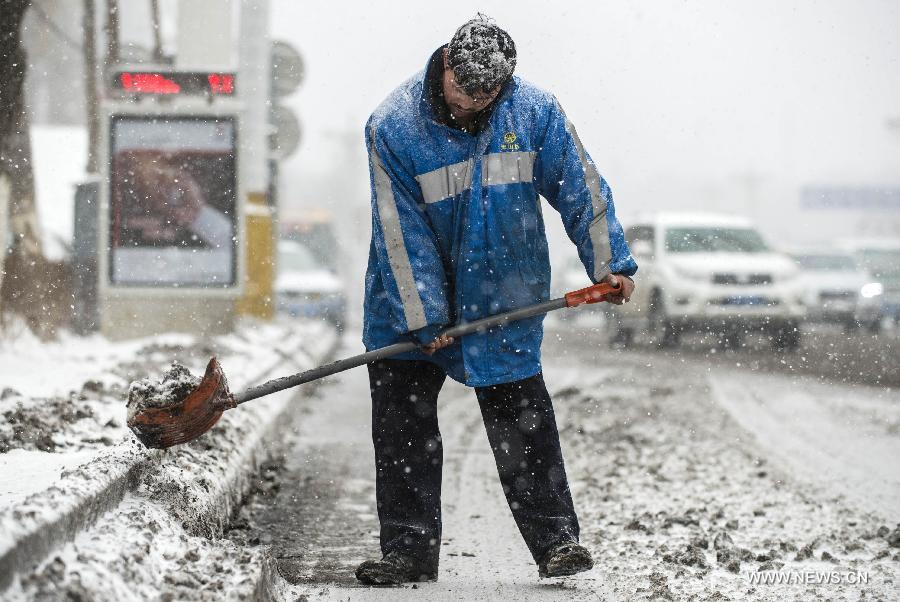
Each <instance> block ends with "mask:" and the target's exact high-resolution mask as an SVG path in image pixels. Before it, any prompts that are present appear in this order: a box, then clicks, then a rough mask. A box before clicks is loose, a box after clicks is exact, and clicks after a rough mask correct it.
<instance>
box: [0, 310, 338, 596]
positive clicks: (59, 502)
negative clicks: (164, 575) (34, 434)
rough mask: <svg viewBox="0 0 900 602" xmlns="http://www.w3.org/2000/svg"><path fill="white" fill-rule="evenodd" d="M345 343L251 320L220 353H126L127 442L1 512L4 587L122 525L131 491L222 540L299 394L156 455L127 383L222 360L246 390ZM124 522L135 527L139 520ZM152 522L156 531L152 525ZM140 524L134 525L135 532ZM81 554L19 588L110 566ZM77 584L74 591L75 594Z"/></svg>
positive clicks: (168, 349) (301, 326)
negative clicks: (146, 443) (136, 426)
mask: <svg viewBox="0 0 900 602" xmlns="http://www.w3.org/2000/svg"><path fill="white" fill-rule="evenodd" d="M336 338H337V337H336V333H334V331H333V330H332V329H330V327H327V326H325V325H323V324H321V323H313V322H296V321H285V322H278V323H266V324H260V323H255V322H248V323H246V324H244V325H242V326H241V328H239V330H238V331H236V332H235V333H234V334H231V335H227V336H224V337H219V338H217V339H216V340H215V341H214V342H213V343H212V348H211V347H210V346H209V345H201V344H199V343H197V342H195V341H193V340H192V339H190V340H183V341H181V343H180V344H177V345H172V344H171V341H165V340H161V341H148V342H146V343H145V345H144V346H143V347H141V348H140V349H139V350H138V352H137V353H135V354H133V355H132V356H130V357H129V356H125V357H126V358H127V359H126V360H125V361H123V362H122V363H120V364H118V365H117V366H115V367H114V369H111V370H109V372H110V373H115V374H117V375H118V376H119V378H120V380H119V382H120V383H122V384H121V388H120V389H119V390H120V391H121V392H122V396H121V397H118V398H117V399H116V403H117V408H118V409H117V412H118V414H119V418H120V420H121V423H122V425H121V426H120V430H121V433H122V437H120V440H121V443H119V444H117V445H115V446H113V447H111V448H106V449H105V450H101V451H100V452H99V453H97V454H96V455H95V456H94V457H93V458H92V459H91V461H89V462H86V463H84V464H83V465H81V466H78V467H77V468H75V469H74V470H70V471H66V472H64V473H63V474H62V475H61V476H60V479H59V480H58V481H56V482H55V483H54V484H53V485H52V486H51V487H50V488H48V489H46V490H44V491H41V492H39V493H35V494H33V495H30V496H28V497H26V498H25V499H24V500H21V501H19V502H18V503H16V504H15V505H13V506H11V507H6V508H3V509H0V588H3V587H6V586H7V585H9V582H10V580H11V579H12V577H13V575H14V574H16V573H27V572H28V571H30V570H31V569H32V567H33V566H34V565H35V563H37V562H39V561H40V560H41V559H43V558H44V557H45V556H46V555H47V554H48V553H49V552H50V551H51V550H52V549H53V548H55V547H57V546H59V545H60V544H62V543H64V542H65V541H70V540H72V539H73V538H74V537H75V536H76V535H77V534H79V533H81V532H82V531H85V530H86V529H88V528H89V527H90V526H91V525H92V524H94V523H95V522H96V521H97V520H98V518H100V517H101V516H102V517H103V520H102V521H101V522H102V523H104V524H105V523H106V522H108V521H113V522H115V521H117V520H119V519H117V518H115V516H117V515H118V513H119V510H118V509H116V510H113V509H115V508H116V507H117V506H118V505H119V503H120V502H121V501H122V499H123V497H124V496H125V495H126V493H127V492H129V491H133V492H134V491H139V492H140V493H134V494H129V495H136V496H139V497H140V498H141V499H143V500H144V502H145V503H147V504H154V505H156V506H158V507H159V508H160V512H163V513H165V514H166V515H168V516H170V517H171V518H172V519H173V520H175V521H176V522H177V525H179V527H180V528H181V529H183V530H184V534H185V536H188V534H190V535H192V536H193V535H196V536H216V535H218V534H220V533H221V531H222V529H223V528H224V525H225V524H226V523H227V520H228V518H229V516H230V515H231V513H232V512H233V509H234V508H235V507H236V506H237V504H238V503H239V502H240V499H241V497H242V496H243V494H244V492H245V491H246V490H247V489H248V487H249V481H250V479H251V476H252V475H253V474H255V473H256V472H257V468H258V466H259V463H260V462H261V461H262V460H264V459H265V456H266V450H265V438H266V436H267V435H268V434H269V433H270V430H271V429H273V428H274V427H275V426H277V423H278V417H279V415H280V414H281V413H282V412H283V411H284V409H285V407H286V404H287V402H288V400H289V399H290V397H291V392H289V391H288V392H283V394H279V395H274V396H270V397H268V398H265V399H262V400H259V401H257V402H254V403H253V404H247V406H242V408H241V409H239V410H234V411H230V412H227V413H226V414H225V415H224V416H223V418H222V419H221V420H220V421H219V423H218V424H217V425H216V427H215V428H214V429H213V430H212V431H211V432H210V433H208V434H207V435H205V436H204V437H201V438H200V439H198V440H197V441H194V442H192V443H190V444H188V445H184V446H179V447H176V448H173V449H170V450H147V449H146V448H144V447H143V446H142V445H141V444H140V443H138V442H137V440H136V439H134V437H133V435H131V433H130V432H128V431H127V430H126V429H125V428H124V414H125V404H124V390H125V387H124V382H128V381H130V380H134V379H135V378H136V376H138V375H146V374H148V373H153V372H154V371H156V372H157V373H158V372H159V369H160V367H161V366H164V365H166V364H167V363H169V362H171V361H172V357H173V356H176V357H177V358H178V359H180V360H182V361H183V362H184V363H186V365H188V366H193V367H194V368H195V369H196V368H197V366H201V367H202V365H203V363H204V362H205V361H206V360H207V359H208V357H209V356H210V355H213V354H216V355H218V356H219V357H220V359H221V362H222V364H223V367H224V369H225V371H226V372H227V373H228V374H229V378H230V379H231V381H232V382H233V383H234V386H235V388H236V390H240V389H241V388H244V387H246V386H248V385H250V384H254V383H257V382H259V381H263V380H265V379H267V378H270V377H271V376H274V374H273V373H274V371H276V370H277V371H278V372H279V373H280V372H281V371H284V372H291V371H294V370H297V369H304V368H309V367H312V365H313V364H314V363H316V362H317V361H319V360H321V359H322V358H323V356H325V355H327V354H328V353H329V352H330V351H331V348H332V346H333V345H334V343H335V341H336ZM223 351H225V352H224V353H223ZM148 358H152V361H148ZM151 365H153V366H156V368H155V370H154V368H152V367H151ZM123 377H126V378H123ZM73 447H74V446H73ZM138 488H140V489H139V490H138ZM110 510H112V512H109V511H110ZM123 512H125V510H123ZM104 513H106V514H105V515H104ZM120 524H123V525H132V524H133V521H124V522H121V523H120ZM142 524H143V523H142ZM144 526H146V527H147V528H148V529H151V530H152V528H151V526H150V525H144ZM98 528H99V527H98ZM141 528H143V527H141V525H137V524H134V529H137V531H135V532H140V529H141ZM107 532H110V533H114V537H115V538H118V539H117V540H115V539H114V540H110V541H109V542H108V545H110V546H113V548H111V549H114V548H115V546H116V545H121V542H122V541H125V540H129V539H130V538H131V537H132V536H133V535H134V533H133V532H131V531H128V530H127V529H126V530H124V531H123V530H121V529H120V530H118V531H116V530H115V529H113V531H109V529H106V530H105V531H103V530H101V531H100V532H98V534H97V536H98V537H99V538H100V540H102V537H100V535H99V533H107ZM91 537H93V530H92V535H91ZM92 541H93V540H92ZM154 541H155V540H154ZM68 545H69V546H71V545H72V544H68ZM148 545H149V544H148ZM79 558H83V560H84V562H83V564H84V566H82V565H79V564H77V563H76V564H74V565H73V564H72V563H64V564H63V565H60V564H59V563H57V564H53V561H52V560H51V561H50V562H49V563H44V565H43V566H41V567H40V568H39V569H38V570H37V571H36V572H35V573H34V577H35V579H36V580H37V581H34V580H28V579H26V581H27V583H25V586H26V587H32V588H33V591H31V593H29V594H27V595H26V594H25V592H24V591H22V590H21V589H18V594H20V595H22V596H24V597H31V595H32V594H36V592H37V591H38V590H39V589H40V588H42V587H45V586H47V584H48V583H51V582H52V583H56V584H57V585H59V587H60V588H63V590H65V591H71V592H72V593H76V592H77V591H78V589H77V587H76V584H75V581H74V580H76V577H77V575H78V574H80V573H82V572H84V571H90V570H100V569H99V568H97V566H99V565H98V563H99V564H104V562H103V561H102V559H101V555H95V556H90V555H88V556H81V555H80V556H79ZM95 565H97V566H95ZM90 566H93V567H94V568H93V569H91V568H89V567H90ZM104 570H107V569H104ZM109 570H111V569H109ZM157 577H158V575H156V574H154V573H153V572H152V571H151V572H150V573H148V578H151V579H156V578H157ZM28 583H31V584H32V585H30V586H29V585H27V584H28ZM36 584H40V585H36ZM21 586H22V584H20V585H19V586H17V588H21ZM69 586H71V587H72V588H74V589H71V590H70V589H66V588H69ZM14 589H16V588H14ZM61 591H62V590H61ZM12 593H13V594H15V592H12ZM97 594H98V595H96V596H95V597H96V598H101V599H102V598H105V597H106V594H105V592H102V591H99V592H97ZM101 594H102V595H101Z"/></svg>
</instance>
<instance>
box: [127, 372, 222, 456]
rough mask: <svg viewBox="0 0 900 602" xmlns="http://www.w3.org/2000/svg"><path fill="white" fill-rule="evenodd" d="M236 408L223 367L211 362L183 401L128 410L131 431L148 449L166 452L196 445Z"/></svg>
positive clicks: (138, 404) (137, 405) (138, 406)
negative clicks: (187, 444)
mask: <svg viewBox="0 0 900 602" xmlns="http://www.w3.org/2000/svg"><path fill="white" fill-rule="evenodd" d="M131 405H132V402H131V401H129V406H131ZM236 405H237V404H236V403H235V401H234V397H233V396H232V395H231V391H229V390H228V381H227V380H226V378H225V373H224V372H223V371H222V366H221V365H220V364H219V361H218V360H217V359H216V358H212V359H210V360H209V364H207V366H206V373H205V374H204V375H203V378H202V379H201V380H200V383H199V384H198V385H197V387H196V388H195V389H194V390H193V391H191V392H190V393H188V394H187V395H186V396H185V397H183V398H182V399H176V400H173V401H172V402H171V403H166V404H165V405H162V406H156V405H146V404H144V405H141V404H140V403H137V404H135V407H129V414H128V428H130V429H131V431H132V432H133V433H134V434H135V436H137V438H138V440H139V441H140V442H141V443H143V444H144V445H146V446H147V447H150V448H156V449H165V448H167V447H172V446H173V445H179V444H181V443H187V442H188V441H193V440H194V439H196V438H197V437H199V436H200V435H202V434H203V433H205V432H206V431H208V430H209V429H211V428H212V427H213V425H215V424H216V422H217V421H218V420H219V417H220V416H221V415H222V412H224V411H225V410H227V409H230V408H233V407H235V406H236Z"/></svg>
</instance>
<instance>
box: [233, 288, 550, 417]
mask: <svg viewBox="0 0 900 602" xmlns="http://www.w3.org/2000/svg"><path fill="white" fill-rule="evenodd" d="M563 307H566V298H565V297H560V298H559V299H552V300H550V301H545V302H543V303H538V304H536V305H529V306H528V307H523V308H522V309H515V310H513V311H508V312H506V313H502V314H497V315H496V316H489V317H487V318H482V319H481V320H475V321H474V322H466V323H463V324H457V325H456V326H452V327H450V328H448V329H447V330H445V331H443V332H442V333H441V334H440V336H444V335H446V336H449V337H454V338H455V337H461V336H463V335H466V334H472V333H473V332H480V331H484V330H487V329H488V328H493V327H494V326H502V325H503V324H507V323H509V322H515V321H516V320H523V319H525V318H531V317H533V316H539V315H541V314H545V313H547V312H551V311H553V310H555V309H562V308H563ZM419 348H420V346H419V345H417V344H416V343H412V342H407V343H395V344H393V345H388V346H387V347H382V348H381V349H374V350H372V351H368V352H366V353H361V354H359V355H354V356H353V357H348V358H345V359H342V360H337V361H336V362H331V363H330V364H325V365H324V366H319V367H318V368H313V369H312V370H307V371H306V372H300V373H298V374H292V375H291V376H284V377H281V378H276V379H273V380H270V381H268V382H265V383H263V384H261V385H257V386H256V387H250V388H249V389H247V390H246V391H244V392H243V393H239V394H238V395H235V397H234V400H235V402H237V403H238V404H241V403H244V402H245V401H250V400H252V399H257V398H259V397H262V396H264V395H269V394H270V393H275V392H277V391H283V390H284V389H290V388H291V387H296V386H297V385H302V384H303V383H308V382H310V381H314V380H318V379H320V378H324V377H326V376H331V375H332V374H337V373H338V372H343V371H344V370H349V369H350V368H356V367H357V366H362V365H363V364H369V363H372V362H377V361H378V360H383V359H385V358H388V357H392V356H395V355H399V354H401V353H407V352H409V351H415V350H416V349H419Z"/></svg>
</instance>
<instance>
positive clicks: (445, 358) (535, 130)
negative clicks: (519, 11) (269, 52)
mask: <svg viewBox="0 0 900 602" xmlns="http://www.w3.org/2000/svg"><path fill="white" fill-rule="evenodd" d="M425 87H426V86H425V72H422V73H420V74H418V75H417V76H415V77H413V78H412V79H410V80H409V81H407V82H406V83H404V84H403V85H401V86H400V87H399V88H398V89H397V90H395V91H394V92H393V93H391V95H390V96H388V98H387V99H386V100H385V101H384V102H383V103H382V104H381V105H380V106H379V107H378V108H377V109H376V110H375V112H374V113H373V114H372V116H371V117H370V119H369V122H368V123H367V125H366V145H367V148H368V151H369V168H370V180H371V186H372V243H371V246H370V251H369V265H368V270H367V272H366V299H365V308H364V311H365V317H364V325H363V342H364V343H365V345H366V347H367V349H374V348H377V347H382V346H385V345H389V344H392V343H395V342H397V341H400V340H410V339H412V340H416V341H417V342H419V343H427V342H430V341H431V340H432V339H433V338H434V336H435V335H436V333H437V332H439V330H440V329H441V328H442V327H446V326H449V325H451V324H453V323H457V322H461V321H466V322H469V321H472V320H477V319H479V318H483V317H485V316H488V315H491V314H495V313H500V312H504V311H509V310H512V309H516V308H519V307H523V306H525V305H529V304H532V303H539V302H541V301H546V300H547V299H548V298H549V293H550V262H549V253H548V249H547V239H546V235H545V231H544V220H543V212H542V208H541V200H540V197H544V198H545V199H546V200H547V201H548V202H549V204H550V205H551V206H552V207H553V208H554V209H555V210H556V211H558V212H559V214H560V216H561V217H562V220H563V224H564V226H565V229H566V232H567V233H568V235H569V238H571V240H572V242H573V243H575V245H576V246H577V248H578V253H579V256H580V258H581V261H582V263H583V264H584V266H585V270H586V272H587V275H588V276H589V277H590V279H591V281H593V282H597V281H599V280H600V279H602V278H603V277H604V276H606V275H607V274H609V273H610V272H612V273H619V274H627V275H631V274H634V272H635V271H636V270H637V265H636V264H635V262H634V259H633V258H632V257H631V254H630V253H629V251H628V247H627V245H626V244H625V239H624V235H623V232H622V227H621V226H620V225H619V222H618V221H617V220H616V216H615V208H614V206H613V200H612V193H611V191H610V189H609V186H608V185H607V184H606V182H605V181H604V180H603V178H601V177H600V175H599V173H598V172H597V169H596V167H595V166H594V163H593V161H592V160H591V158H590V156H589V155H588V154H587V152H586V151H585V150H584V147H583V146H582V144H581V141H580V140H579V138H578V135H577V134H576V132H575V129H574V127H573V126H572V124H571V123H570V122H569V121H568V119H567V118H566V116H565V114H564V113H563V110H562V108H561V107H560V106H559V103H558V102H557V101H556V99H555V98H554V97H553V96H552V95H550V94H549V93H547V92H545V91H543V90H541V89H539V88H537V87H535V86H533V85H531V84H529V83H527V82H525V81H523V80H521V79H520V78H518V77H514V78H513V80H512V81H511V82H510V83H509V84H508V85H507V86H506V87H505V88H504V90H503V92H502V93H501V94H500V96H499V97H498V98H497V100H496V101H495V102H494V107H493V111H492V112H491V115H490V118H489V120H488V122H487V125H486V127H484V129H483V130H482V131H481V132H480V133H479V134H477V135H471V134H468V133H466V132H463V131H461V130H457V129H454V128H451V127H448V126H446V125H443V124H440V123H438V122H437V121H436V120H435V117H434V113H433V111H432V109H431V105H430V101H429V100H428V95H427V93H426V92H425ZM542 321H543V319H542V317H536V318H530V319H527V320H522V321H519V322H515V323H511V324H508V325H506V326H504V327H500V328H494V329H491V330H490V331H488V332H485V333H480V334H473V335H467V336H465V337H462V340H461V341H457V342H456V343H455V344H454V345H451V346H450V347H447V348H445V349H442V350H440V351H438V352H437V353H435V354H434V355H433V356H431V357H429V356H426V355H424V354H422V353H420V352H414V353H411V354H407V355H405V356H401V358H404V359H430V360H431V361H434V362H436V363H438V364H439V365H440V366H442V367H443V368H444V370H446V371H447V373H448V374H449V375H450V376H451V377H452V378H454V379H456V380H458V381H460V382H463V383H465V384H468V385H471V386H488V385H494V384H500V383H504V382H512V381H515V380H519V379H522V378H527V377H529V376H533V375H535V374H537V373H538V372H539V371H540V370H541V363H540V347H541V340H542V337H543V328H542Z"/></svg>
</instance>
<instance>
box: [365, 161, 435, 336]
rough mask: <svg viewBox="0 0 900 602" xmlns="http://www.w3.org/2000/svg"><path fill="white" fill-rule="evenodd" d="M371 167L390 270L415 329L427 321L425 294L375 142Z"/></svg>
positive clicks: (405, 315)
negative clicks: (421, 289)
mask: <svg viewBox="0 0 900 602" xmlns="http://www.w3.org/2000/svg"><path fill="white" fill-rule="evenodd" d="M371 155H372V171H373V172H374V174H375V200H376V205H377V207H378V221H379V222H381V231H382V233H383V234H384V244H385V246H386V247H387V254H388V261H389V262H390V265H391V272H392V273H393V274H394V280H395V281H396V282H397V289H398V290H399V291H400V301H401V302H402V303H403V314H404V317H405V318H406V328H407V329H408V330H416V329H419V328H423V327H424V326H427V325H428V322H427V321H426V319H425V308H424V307H423V306H422V298H421V297H420V296H419V289H418V287H417V286H416V280H415V278H413V272H412V265H410V263H409V253H408V252H407V250H406V243H405V242H404V240H403V230H401V228H400V214H399V213H398V212H397V199H396V198H395V197H394V189H393V187H392V186H391V177H390V176H389V175H388V173H387V171H385V169H384V164H383V163H382V162H381V157H379V156H378V152H377V151H376V150H375V144H374V143H373V144H372V150H371Z"/></svg>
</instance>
